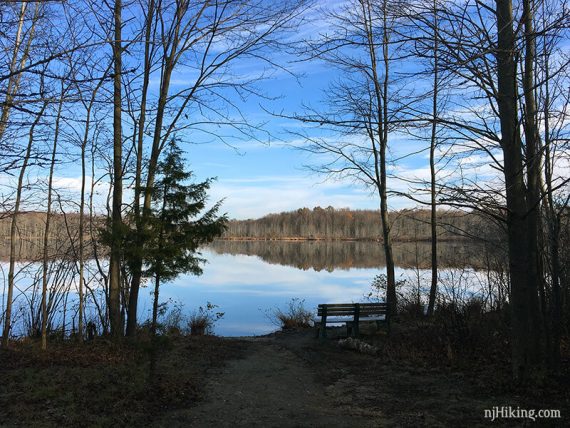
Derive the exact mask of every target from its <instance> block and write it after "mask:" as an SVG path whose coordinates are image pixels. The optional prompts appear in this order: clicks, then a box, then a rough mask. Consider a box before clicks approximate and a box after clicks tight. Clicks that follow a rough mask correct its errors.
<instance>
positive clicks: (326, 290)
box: [0, 241, 490, 336]
mask: <svg viewBox="0 0 570 428" xmlns="http://www.w3.org/2000/svg"><path fill="white" fill-rule="evenodd" d="M430 251H431V245H430V243H429V242H417V243H396V244H395V245H394V260H395V263H396V265H397V268H396V279H397V280H399V281H406V284H405V285H404V286H402V287H401V288H400V291H401V292H402V291H403V292H407V293H410V292H412V291H415V292H417V290H418V289H419V290H420V291H421V293H422V296H424V298H425V296H427V294H428V289H429V284H430V278H431V276H430V275H431V271H430V270H429V269H430V254H431V253H430ZM438 252H439V254H438V257H439V264H440V270H439V280H440V285H439V287H440V291H441V292H442V293H443V294H444V295H445V296H451V297H452V298H458V299H463V300H465V299H466V298H469V296H471V295H473V294H477V293H480V292H481V291H482V290H486V289H487V288H488V284H489V278H490V276H489V271H488V270H483V269H482V268H483V264H482V263H481V261H480V260H481V259H482V258H481V257H480V256H481V254H482V253H483V252H482V250H481V248H479V247H476V246H474V245H473V244H469V243H466V242H461V241H457V242H446V243H440V245H439V251H438ZM202 257H203V258H205V259H207V263H206V264H205V266H204V267H203V269H204V273H203V275H201V276H198V277H197V276H192V275H181V276H180V277H178V278H177V279H176V280H174V281H172V282H170V283H165V284H163V285H162V286H161V289H160V301H161V302H167V308H169V309H173V308H176V307H181V310H182V313H183V314H185V315H188V314H190V313H192V312H193V311H195V310H196V309H197V308H198V307H199V306H203V307H204V306H205V305H206V304H207V302H211V303H212V304H214V305H217V306H218V308H216V311H220V312H224V313H225V316H224V317H223V319H221V320H219V321H218V322H217V324H216V326H215V333H216V334H218V335H223V336H246V335H248V336H249V335H262V334H267V333H270V332H272V331H275V330H276V329H278V326H276V325H274V324H273V323H272V321H271V319H270V318H269V317H268V314H270V313H271V312H272V311H274V310H275V308H281V309H286V308H287V305H288V303H289V302H290V301H291V299H301V300H304V306H305V308H307V309H310V310H316V307H317V305H318V304H319V303H334V302H336V303H342V302H357V301H365V300H366V298H365V296H367V295H368V293H369V292H370V291H371V283H372V281H373V279H374V277H375V276H377V275H379V274H381V273H384V271H385V269H384V255H383V250H382V246H381V244H380V243H377V242H364V241H216V242H214V243H212V244H211V245H210V246H208V247H207V248H205V249H203V250H202ZM102 262H103V263H104V261H102ZM88 264H89V266H88V268H89V269H88V270H89V271H91V272H94V271H96V269H95V263H94V262H93V261H90V262H88ZM0 265H1V267H2V269H0V276H3V279H4V281H3V282H4V286H5V284H6V275H5V274H6V270H7V266H6V263H5V262H4V263H1V264H0ZM60 265H61V264H59V263H55V264H54V266H55V267H57V266H60ZM61 266H63V269H64V270H62V271H57V272H51V273H50V278H57V279H58V281H60V283H61V284H62V286H63V288H64V289H69V287H70V284H71V293H70V294H69V295H68V294H66V293H59V294H50V298H53V299H54V302H55V303H54V306H53V308H54V309H53V318H52V320H53V322H54V323H55V325H59V324H61V323H62V320H64V321H65V329H66V332H69V331H71V330H72V325H74V323H75V322H76V315H77V294H76V292H74V288H75V287H76V286H77V281H76V279H77V278H76V276H75V278H74V275H76V274H75V272H76V270H75V269H76V267H75V265H74V264H73V262H71V263H67V264H63V265H61ZM105 269H106V267H105V266H103V270H105ZM17 270H18V271H19V273H18V274H17V290H16V294H15V297H16V302H15V308H16V309H15V311H14V314H15V320H14V321H15V322H14V325H13V330H12V331H13V334H15V335H19V334H22V333H23V332H24V331H26V328H25V326H26V325H30V320H29V318H28V317H27V315H26V314H28V313H29V302H31V301H33V302H34V304H33V307H34V308H35V310H34V311H33V313H34V314H36V316H39V312H38V308H39V298H40V296H41V294H40V292H39V290H40V289H41V288H40V285H41V281H39V280H40V278H41V275H39V274H38V273H39V272H41V264H39V263H36V262H27V263H26V262H23V261H22V262H19V263H18V266H17ZM90 278H93V276H91V274H88V275H87V283H88V284H89V279H90ZM34 284H35V285H34ZM91 287H95V288H91V290H92V292H91V293H87V296H88V301H87V307H86V313H87V317H88V319H95V318H96V316H95V314H96V313H95V306H94V304H93V297H94V296H95V295H96V296H97V299H99V305H100V307H104V296H103V294H102V290H101V289H100V287H99V286H97V285H92V286H91ZM151 289H152V287H151V284H149V285H147V286H146V287H144V288H143V289H142V290H141V293H140V303H139V308H140V309H139V322H141V321H143V320H144V319H148V318H150V315H151V308H152V293H151ZM3 292H4V289H0V294H3ZM487 294H488V293H487ZM65 296H69V298H67V297H65ZM381 297H382V298H383V297H384V296H381ZM57 299H59V300H57ZM4 303H5V302H4V297H3V298H2V305H1V308H0V310H3V308H4ZM26 305H28V307H27V309H26ZM18 307H21V308H22V310H18ZM65 308H67V309H65Z"/></svg>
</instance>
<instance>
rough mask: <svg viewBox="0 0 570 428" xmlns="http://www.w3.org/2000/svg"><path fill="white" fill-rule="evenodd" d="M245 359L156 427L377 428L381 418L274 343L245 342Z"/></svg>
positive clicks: (264, 340) (267, 340)
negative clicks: (195, 401) (203, 394)
mask: <svg viewBox="0 0 570 428" xmlns="http://www.w3.org/2000/svg"><path fill="white" fill-rule="evenodd" d="M248 342H249V345H248V349H247V351H246V352H245V355H244V358H242V359H238V360H233V361H230V362H229V363H228V364H227V365H226V366H225V367H222V368H220V369H216V371H215V372H212V373H211V377H210V380H209V382H208V385H207V387H206V398H205V400H204V401H203V402H201V403H199V404H198V405H197V406H196V407H192V408H190V409H187V410H183V411H178V412H176V413H171V414H169V415H167V417H166V418H165V419H163V420H162V421H161V423H160V425H161V426H180V425H184V426H192V427H212V426H216V427H220V426H221V427H235V426H248V427H249V426H267V427H269V426H271V427H321V426H328V427H348V426H359V427H372V426H375V427H378V426H381V424H380V419H379V418H381V415H379V414H378V413H377V412H374V411H372V410H370V409H368V410H363V409H359V408H354V407H353V406H351V405H350V401H351V400H350V399H348V398H349V397H345V396H343V393H342V391H341V384H340V385H328V386H327V385H325V384H324V383H321V382H320V381H319V379H318V378H317V376H316V374H315V372H314V371H313V370H311V369H310V367H309V365H308V364H307V362H306V361H304V360H303V359H302V358H301V357H300V356H298V355H297V354H296V353H294V352H292V351H291V350H289V349H286V348H284V347H283V346H281V345H280V344H279V343H278V341H276V340H275V339H273V338H255V339H249V340H248Z"/></svg>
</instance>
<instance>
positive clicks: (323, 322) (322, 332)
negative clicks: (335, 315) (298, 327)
mask: <svg viewBox="0 0 570 428" xmlns="http://www.w3.org/2000/svg"><path fill="white" fill-rule="evenodd" d="M319 333H320V334H319V337H320V338H321V340H323V339H326V338H327V316H326V315H323V316H322V317H321V325H320V326H319Z"/></svg>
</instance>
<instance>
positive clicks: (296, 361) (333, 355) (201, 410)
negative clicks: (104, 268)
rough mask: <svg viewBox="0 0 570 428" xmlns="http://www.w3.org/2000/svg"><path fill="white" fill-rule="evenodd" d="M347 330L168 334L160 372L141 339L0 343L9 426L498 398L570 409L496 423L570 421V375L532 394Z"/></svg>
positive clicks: (480, 407) (0, 405)
mask: <svg viewBox="0 0 570 428" xmlns="http://www.w3.org/2000/svg"><path fill="white" fill-rule="evenodd" d="M342 334H343V332H342V331H340V330H337V331H331V332H330V334H329V338H327V339H326V340H324V341H323V340H318V339H316V338H315V336H314V331H312V330H303V331H292V332H279V333H275V334H272V335H269V336H264V337H247V338H216V337H184V336H180V337H174V338H165V339H164V343H163V344H162V345H161V351H160V354H159V358H158V365H157V369H156V372H155V373H153V374H152V375H150V377H149V373H148V367H149V365H148V357H147V356H148V353H147V351H146V350H145V349H144V347H142V348H141V345H140V343H139V344H137V345H136V346H134V347H133V346H130V345H129V346H126V348H125V347H119V348H115V347H114V345H108V344H84V345H81V346H79V345H74V346H73V347H70V345H66V344H62V345H59V346H52V347H51V350H50V351H49V352H48V353H47V354H46V353H41V352H39V351H37V350H36V351H32V349H37V348H36V346H35V345H33V346H32V345H29V344H28V345H18V346H16V347H14V348H13V349H11V350H1V351H0V376H1V378H2V382H1V383H0V426H59V427H61V426H158V427H177V426H180V427H255V426H263V427H383V426H394V427H408V426H409V427H422V426H426V427H437V426H452V427H455V426H469V427H471V426H475V427H476V426H488V425H489V424H490V423H491V421H490V420H489V419H486V418H485V417H484V410H485V409H492V408H493V407H495V406H498V407H501V406H511V407H513V408H516V407H517V406H520V408H527V409H528V408H536V409H540V408H548V409H561V412H562V419H559V420H548V421H546V420H537V421H536V422H532V421H530V420H523V419H505V420H499V421H495V422H494V424H495V425H500V426H525V425H533V426H535V425H538V426H542V425H547V426H568V425H566V423H567V415H568V414H569V413H568V411H569V409H570V404H569V400H570V395H569V394H568V393H567V392H568V390H567V385H566V386H564V385H563V386H562V387H561V388H562V389H556V388H547V389H544V390H535V392H534V393H533V394H529V393H527V392H525V391H521V390H515V389H512V388H509V387H504V386H501V385H502V384H501V382H498V384H497V382H494V381H493V379H498V377H497V376H494V375H493V374H492V373H491V376H490V377H488V378H485V379H482V378H481V376H480V375H479V374H477V372H466V371H464V370H460V369H458V368H453V367H449V368H445V367H444V365H443V366H442V365H441V364H429V363H428V364H411V363H410V362H402V361H400V362H398V361H394V360H393V359H390V358H386V357H385V356H384V355H383V354H382V353H381V352H380V353H378V355H371V354H369V353H363V352H358V351H356V350H352V349H345V348H342V347H340V346H339V345H338V343H339V341H338V339H339V335H340V336H342ZM381 339H382V337H381V336H380V337H376V340H375V341H369V342H371V343H375V344H376V346H377V347H379V346H381V343H382V340H381ZM368 351H370V349H365V352H368ZM372 351H374V349H372Z"/></svg>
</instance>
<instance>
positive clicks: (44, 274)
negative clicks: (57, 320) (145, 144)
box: [42, 84, 64, 351]
mask: <svg viewBox="0 0 570 428" xmlns="http://www.w3.org/2000/svg"><path fill="white" fill-rule="evenodd" d="M63 98H64V89H63V84H62V88H61V98H60V100H59V106H58V109H57V116H56V119H55V135H54V137H53V147H52V151H51V163H50V169H49V178H48V194H47V209H46V225H45V229H44V246H43V264H42V350H44V351H45V350H46V349H47V324H48V310H47V285H48V274H47V272H48V256H49V254H48V253H49V232H50V220H51V203H52V190H53V172H54V169H55V159H56V155H57V143H58V139H59V121H60V119H61V110H62V107H63Z"/></svg>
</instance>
